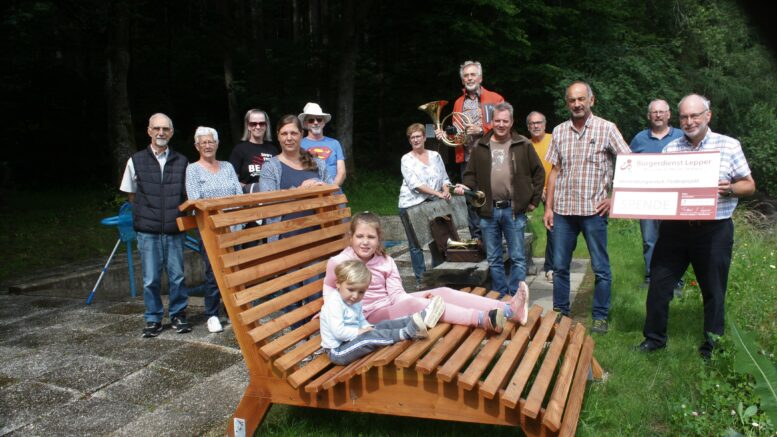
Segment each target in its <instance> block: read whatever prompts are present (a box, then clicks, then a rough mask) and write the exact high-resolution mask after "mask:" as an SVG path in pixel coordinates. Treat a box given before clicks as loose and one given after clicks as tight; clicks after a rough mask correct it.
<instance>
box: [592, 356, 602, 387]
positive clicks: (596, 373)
mask: <svg viewBox="0 0 777 437" xmlns="http://www.w3.org/2000/svg"><path fill="white" fill-rule="evenodd" d="M591 377H592V378H593V379H594V381H601V380H602V378H603V377H604V369H602V365H601V364H599V360H597V359H596V357H591Z"/></svg>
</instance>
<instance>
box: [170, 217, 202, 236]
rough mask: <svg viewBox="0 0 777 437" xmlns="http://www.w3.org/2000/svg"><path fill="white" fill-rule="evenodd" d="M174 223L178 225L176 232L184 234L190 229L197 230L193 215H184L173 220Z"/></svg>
mask: <svg viewBox="0 0 777 437" xmlns="http://www.w3.org/2000/svg"><path fill="white" fill-rule="evenodd" d="M175 223H176V224H177V225H178V230H179V231H181V232H186V231H188V230H190V229H197V219H196V218H194V216H193V215H186V216H183V217H178V218H177V219H175Z"/></svg>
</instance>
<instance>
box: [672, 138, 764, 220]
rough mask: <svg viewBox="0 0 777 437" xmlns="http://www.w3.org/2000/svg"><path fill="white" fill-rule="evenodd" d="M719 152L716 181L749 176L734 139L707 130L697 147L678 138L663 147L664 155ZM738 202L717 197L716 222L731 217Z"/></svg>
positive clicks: (742, 153) (737, 143) (730, 197)
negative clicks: (718, 167) (718, 168)
mask: <svg viewBox="0 0 777 437" xmlns="http://www.w3.org/2000/svg"><path fill="white" fill-rule="evenodd" d="M709 150H720V171H719V172H718V180H724V181H730V182H732V183H733V182H734V181H738V180H740V179H742V178H746V177H747V176H749V175H750V166H748V165H747V159H745V154H744V152H742V145H741V144H739V141H737V140H735V139H734V138H731V137H727V136H725V135H721V134H716V133H715V132H712V131H711V130H709V129H708V130H707V135H705V136H704V138H703V139H702V140H701V142H700V143H699V146H698V147H693V144H691V143H690V142H688V139H687V138H686V137H684V136H683V137H680V138H678V139H676V140H674V141H672V142H671V143H669V144H667V145H666V147H664V153H670V152H703V151H709ZM738 202H739V200H738V199H737V198H736V197H734V196H726V197H723V196H718V209H717V211H716V213H715V218H716V219H717V220H721V219H725V218H729V217H731V215H732V214H734V209H736V207H737V203H738Z"/></svg>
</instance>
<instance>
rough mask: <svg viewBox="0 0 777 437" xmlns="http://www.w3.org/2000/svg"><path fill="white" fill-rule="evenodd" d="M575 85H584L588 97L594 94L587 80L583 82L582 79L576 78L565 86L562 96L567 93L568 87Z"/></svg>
mask: <svg viewBox="0 0 777 437" xmlns="http://www.w3.org/2000/svg"><path fill="white" fill-rule="evenodd" d="M575 85H585V89H586V90H588V98H589V99H590V98H591V97H593V96H594V90H593V89H591V85H588V82H583V81H582V80H576V81H574V82H572V83H570V84H569V86H568V87H567V89H566V91H564V97H566V96H568V95H569V89H570V88H572V87H573V86H575Z"/></svg>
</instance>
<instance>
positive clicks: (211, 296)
mask: <svg viewBox="0 0 777 437" xmlns="http://www.w3.org/2000/svg"><path fill="white" fill-rule="evenodd" d="M202 263H203V266H204V267H205V317H208V318H210V317H212V316H216V317H218V315H219V307H220V306H221V305H219V304H220V303H221V295H220V294H219V286H218V284H217V283H216V276H215V275H214V274H213V267H211V265H210V259H208V253H207V252H206V251H205V246H203V247H202Z"/></svg>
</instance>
